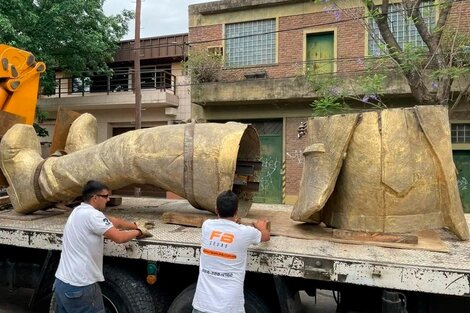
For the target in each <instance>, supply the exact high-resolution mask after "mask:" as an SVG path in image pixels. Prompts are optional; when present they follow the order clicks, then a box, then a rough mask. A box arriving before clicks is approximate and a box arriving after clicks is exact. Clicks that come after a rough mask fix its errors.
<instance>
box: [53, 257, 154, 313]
mask: <svg viewBox="0 0 470 313" xmlns="http://www.w3.org/2000/svg"><path fill="white" fill-rule="evenodd" d="M103 272H104V277H105V281H104V282H102V283H100V286H101V291H102V293H103V302H104V307H105V310H106V313H155V312H156V311H155V305H154V302H153V300H152V296H151V295H150V291H149V289H148V287H147V285H146V283H145V282H144V280H143V279H138V278H136V277H135V276H134V275H132V274H131V273H130V272H128V271H125V270H122V269H120V268H119V267H114V266H106V265H105V266H104V270H103ZM49 313H57V312H56V310H55V298H54V296H53V297H52V299H51V304H50V307H49Z"/></svg>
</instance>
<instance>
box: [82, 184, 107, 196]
mask: <svg viewBox="0 0 470 313" xmlns="http://www.w3.org/2000/svg"><path fill="white" fill-rule="evenodd" d="M104 189H106V190H109V188H108V186H106V185H105V184H103V183H101V182H99V181H97V180H89V181H88V182H87V183H86V184H85V186H83V189H82V198H83V201H89V200H90V199H91V198H92V197H93V196H94V195H96V194H98V193H99V192H100V191H101V190H104Z"/></svg>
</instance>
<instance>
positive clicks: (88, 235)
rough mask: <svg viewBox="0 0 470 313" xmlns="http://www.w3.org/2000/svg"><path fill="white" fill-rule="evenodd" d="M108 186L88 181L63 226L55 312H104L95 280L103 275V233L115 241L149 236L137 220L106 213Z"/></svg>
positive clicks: (56, 283)
mask: <svg viewBox="0 0 470 313" xmlns="http://www.w3.org/2000/svg"><path fill="white" fill-rule="evenodd" d="M109 196H110V190H109V188H108V187H107V186H106V185H104V184H102V183H100V182H98V181H93V180H91V181H89V182H87V183H86V184H85V186H84V187H83V191H82V198H83V201H84V202H82V204H80V205H79V206H77V207H76V208H75V209H74V210H73V211H72V213H71V214H70V216H69V218H68V220H67V223H66V224H65V228H64V236H63V239H62V253H61V257H60V262H59V267H58V269H57V272H56V274H55V276H56V281H55V283H54V297H55V299H56V305H57V306H56V309H55V311H56V313H73V312H90V313H101V312H104V305H103V298H102V294H101V289H100V287H99V285H98V282H100V281H104V277H103V236H104V237H105V238H108V239H111V240H112V241H114V242H116V243H125V242H127V241H129V240H132V239H134V238H140V237H144V236H149V235H150V234H149V232H148V231H147V230H146V229H139V228H138V227H137V224H136V223H132V222H128V221H125V220H122V219H119V218H116V217H111V216H105V215H104V214H103V212H102V211H103V210H104V208H105V207H106V203H107V202H108V201H109Z"/></svg>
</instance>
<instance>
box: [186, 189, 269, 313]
mask: <svg viewBox="0 0 470 313" xmlns="http://www.w3.org/2000/svg"><path fill="white" fill-rule="evenodd" d="M237 211H238V197H237V195H236V194H235V193H233V192H232V191H230V190H228V191H224V192H222V193H221V194H220V195H219V196H218V197H217V206H216V212H217V215H218V217H219V218H218V219H216V220H207V221H205V222H204V224H202V237H201V257H200V262H199V263H200V264H199V265H200V266H199V277H198V280H197V287H196V294H195V296H194V300H193V313H200V312H203V313H243V312H245V297H244V294H243V282H244V280H245V272H246V258H247V250H248V247H249V246H250V245H252V244H259V243H260V242H262V241H268V240H269V238H270V233H269V230H268V228H267V222H266V221H262V220H258V221H256V222H255V223H254V225H253V226H254V227H251V226H245V225H240V224H238V223H237V220H238V218H237Z"/></svg>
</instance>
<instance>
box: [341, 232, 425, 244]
mask: <svg viewBox="0 0 470 313" xmlns="http://www.w3.org/2000/svg"><path fill="white" fill-rule="evenodd" d="M333 238H339V239H347V240H356V241H380V242H394V243H405V244H417V243H418V236H416V235H412V234H385V233H370V232H359V231H351V230H345V229H333Z"/></svg>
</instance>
